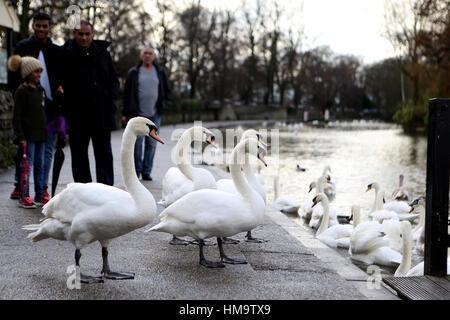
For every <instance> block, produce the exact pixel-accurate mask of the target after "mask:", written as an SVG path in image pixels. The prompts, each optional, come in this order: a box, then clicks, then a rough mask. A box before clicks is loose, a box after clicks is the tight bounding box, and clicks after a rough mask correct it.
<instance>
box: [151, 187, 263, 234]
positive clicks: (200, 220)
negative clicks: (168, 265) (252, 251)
mask: <svg viewBox="0 0 450 320" xmlns="http://www.w3.org/2000/svg"><path fill="white" fill-rule="evenodd" d="M258 199H259V202H260V203H258V204H257V207H256V208H252V206H251V204H250V203H249V202H247V201H244V200H243V199H242V197H240V196H236V195H234V194H230V193H226V192H224V191H220V190H212V189H202V190H197V191H193V192H191V193H189V194H187V195H185V196H183V197H182V198H180V199H179V200H177V201H176V202H174V203H173V204H171V205H170V206H169V207H167V208H166V209H165V210H164V211H163V212H162V214H161V215H162V218H161V222H160V223H159V224H157V225H156V226H154V227H152V228H150V229H149V230H148V231H163V232H168V233H172V234H175V235H179V236H182V235H187V236H192V237H194V238H201V239H205V238H208V237H212V236H231V235H234V234H236V233H239V232H243V231H248V230H250V229H253V228H255V227H256V226H257V225H258V224H259V223H260V222H261V220H260V219H262V217H263V215H264V208H265V206H264V202H263V201H262V199H261V198H260V197H258Z"/></svg>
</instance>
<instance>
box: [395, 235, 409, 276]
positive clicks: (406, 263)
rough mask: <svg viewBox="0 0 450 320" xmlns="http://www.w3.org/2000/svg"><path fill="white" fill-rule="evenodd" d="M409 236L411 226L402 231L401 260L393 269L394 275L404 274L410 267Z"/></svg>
mask: <svg viewBox="0 0 450 320" xmlns="http://www.w3.org/2000/svg"><path fill="white" fill-rule="evenodd" d="M411 238H412V236H411V227H409V230H408V231H407V232H403V248H402V253H403V255H402V262H401V263H400V265H399V266H398V268H397V270H396V271H395V274H396V275H406V274H407V273H408V271H409V269H411V245H412V240H411Z"/></svg>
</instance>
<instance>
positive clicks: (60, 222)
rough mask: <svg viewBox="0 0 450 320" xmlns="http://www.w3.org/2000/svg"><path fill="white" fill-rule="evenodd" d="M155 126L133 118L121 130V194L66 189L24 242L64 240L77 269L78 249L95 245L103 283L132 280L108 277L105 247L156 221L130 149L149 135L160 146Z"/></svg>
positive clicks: (78, 186)
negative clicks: (98, 247) (98, 249)
mask: <svg viewBox="0 0 450 320" xmlns="http://www.w3.org/2000/svg"><path fill="white" fill-rule="evenodd" d="M156 130H157V128H156V126H155V125H154V123H153V122H152V121H150V120H148V119H146V118H142V117H136V118H132V119H131V120H130V121H129V122H128V125H127V126H126V128H125V131H124V133H123V138H122V144H121V148H120V167H121V173H122V177H123V182H124V185H125V189H126V190H127V191H124V190H121V189H119V188H115V187H112V186H109V185H105V184H102V183H95V182H91V183H70V184H69V185H68V186H67V188H66V189H64V190H63V191H62V192H60V193H59V194H57V195H56V196H55V197H53V198H52V199H51V200H50V201H49V202H48V203H47V204H46V205H45V206H44V207H43V211H42V213H43V214H44V215H45V218H43V219H42V220H41V221H42V222H41V223H40V224H36V225H26V226H23V227H22V229H24V230H27V231H33V232H32V233H30V234H28V239H30V240H31V241H32V242H37V241H40V240H43V239H47V238H53V239H57V240H65V241H69V242H71V243H72V244H73V245H74V246H75V248H76V249H75V264H76V266H78V267H79V266H80V258H81V249H82V248H83V247H85V246H86V245H87V244H89V243H92V242H94V241H99V242H100V244H101V246H102V258H103V269H102V274H103V277H105V278H107V279H133V278H134V273H118V272H112V271H111V270H110V268H109V263H108V249H107V247H108V245H109V243H110V241H111V240H112V239H114V238H117V237H120V236H122V235H124V234H127V233H129V232H131V231H133V230H136V229H138V228H141V227H144V226H146V225H147V224H149V223H151V222H152V221H153V219H154V218H155V217H156V203H155V199H154V198H153V196H152V194H151V193H150V191H148V190H147V188H146V187H144V186H143V185H142V184H141V183H140V182H139V179H138V177H137V175H136V171H135V166H134V143H135V141H136V136H137V135H144V134H148V135H150V136H151V137H152V138H153V139H155V140H156V141H158V142H160V143H163V141H162V140H161V138H159V136H158V135H157V134H156ZM103 277H91V276H86V275H84V274H81V282H83V283H95V282H103Z"/></svg>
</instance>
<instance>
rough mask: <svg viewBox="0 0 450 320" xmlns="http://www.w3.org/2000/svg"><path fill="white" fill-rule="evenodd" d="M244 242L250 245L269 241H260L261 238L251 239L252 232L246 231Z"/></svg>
mask: <svg viewBox="0 0 450 320" xmlns="http://www.w3.org/2000/svg"><path fill="white" fill-rule="evenodd" d="M245 241H246V242H252V243H264V242H269V240H265V239H261V238H253V237H252V232H251V231H248V232H247V234H246V235H245Z"/></svg>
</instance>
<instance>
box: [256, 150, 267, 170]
mask: <svg viewBox="0 0 450 320" xmlns="http://www.w3.org/2000/svg"><path fill="white" fill-rule="evenodd" d="M258 159H259V160H261V161H262V163H264V165H265V166H266V167H267V162H266V160H265V159H264V155H263V152H260V153H259V154H258Z"/></svg>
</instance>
